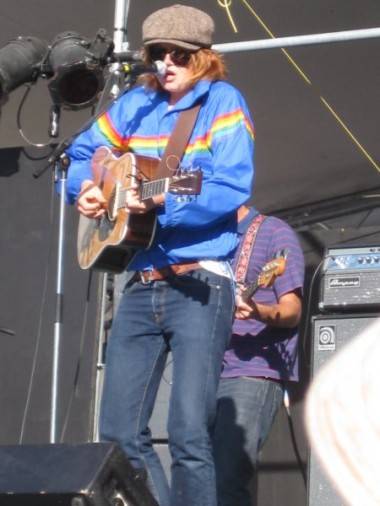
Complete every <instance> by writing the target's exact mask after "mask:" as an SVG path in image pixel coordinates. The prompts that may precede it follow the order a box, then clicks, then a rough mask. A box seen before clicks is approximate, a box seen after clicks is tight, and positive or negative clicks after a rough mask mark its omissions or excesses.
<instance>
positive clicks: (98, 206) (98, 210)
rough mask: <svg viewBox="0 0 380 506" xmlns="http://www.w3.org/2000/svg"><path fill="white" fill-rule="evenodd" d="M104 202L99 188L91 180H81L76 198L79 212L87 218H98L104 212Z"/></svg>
mask: <svg viewBox="0 0 380 506" xmlns="http://www.w3.org/2000/svg"><path fill="white" fill-rule="evenodd" d="M106 203H107V201H106V199H105V198H104V196H103V193H102V191H101V189H100V188H99V187H98V186H96V184H95V183H94V182H93V181H91V180H90V179H86V180H85V181H83V183H82V187H81V191H80V194H79V197H78V200H77V209H78V211H79V212H80V213H81V214H83V215H84V216H87V218H100V217H101V216H102V215H103V214H104V213H105V204H106Z"/></svg>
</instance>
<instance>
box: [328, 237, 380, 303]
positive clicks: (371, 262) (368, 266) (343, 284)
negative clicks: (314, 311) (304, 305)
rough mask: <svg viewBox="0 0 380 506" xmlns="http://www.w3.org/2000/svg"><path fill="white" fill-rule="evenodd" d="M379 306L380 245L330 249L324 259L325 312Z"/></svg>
mask: <svg viewBox="0 0 380 506" xmlns="http://www.w3.org/2000/svg"><path fill="white" fill-rule="evenodd" d="M377 308H380V247H378V246H368V247H352V248H331V249H328V250H327V251H326V253H325V259H324V262H323V269H322V276H321V284H320V297H319V309H320V311H322V312H341V311H344V312H345V311H349V312H351V311H355V310H359V311H367V310H372V309H377Z"/></svg>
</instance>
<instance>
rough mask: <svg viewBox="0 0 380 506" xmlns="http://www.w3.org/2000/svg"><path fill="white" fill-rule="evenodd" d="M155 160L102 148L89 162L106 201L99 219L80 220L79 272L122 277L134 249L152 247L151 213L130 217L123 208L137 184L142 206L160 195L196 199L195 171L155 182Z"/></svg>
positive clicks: (197, 178) (199, 180) (198, 177)
mask: <svg viewBox="0 0 380 506" xmlns="http://www.w3.org/2000/svg"><path fill="white" fill-rule="evenodd" d="M159 162H160V160H159V159H157V158H150V157H146V156H140V155H135V154H133V153H125V154H123V155H122V156H120V157H117V156H115V154H114V153H113V152H112V151H111V150H110V149H109V148H108V147H106V146H103V147H100V148H98V149H97V150H96V151H95V153H94V156H93V158H92V172H93V179H94V183H95V184H96V185H97V186H99V188H100V189H101V190H102V192H103V195H104V197H105V199H106V204H105V209H106V212H105V213H104V215H103V216H102V217H101V218H87V217H85V216H83V215H80V217H79V226H78V239H77V256H78V262H79V265H80V267H81V268H82V269H89V268H90V267H91V268H94V269H98V270H102V271H111V272H121V271H122V270H124V268H125V267H126V265H127V264H128V263H129V262H130V260H131V259H132V257H133V256H134V254H135V253H136V251H137V250H139V249H147V248H149V247H150V245H151V244H152V241H153V238H154V233H155V229H156V213H155V211H154V210H152V211H149V212H147V213H144V214H132V213H129V212H128V209H127V208H126V206H125V202H126V192H127V190H128V189H129V188H130V187H131V184H132V183H136V182H137V183H139V191H140V198H141V200H146V199H149V198H151V197H153V196H155V195H159V194H161V193H164V192H170V193H176V194H179V195H198V194H199V193H200V190H201V185H202V172H201V171H200V170H186V171H182V170H177V171H175V173H173V176H170V177H165V178H161V179H157V177H156V174H157V169H158V166H159Z"/></svg>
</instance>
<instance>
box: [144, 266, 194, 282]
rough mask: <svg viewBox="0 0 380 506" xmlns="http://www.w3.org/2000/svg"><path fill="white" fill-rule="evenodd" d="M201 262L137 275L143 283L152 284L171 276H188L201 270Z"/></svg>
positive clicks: (162, 268) (167, 267)
mask: <svg viewBox="0 0 380 506" xmlns="http://www.w3.org/2000/svg"><path fill="white" fill-rule="evenodd" d="M200 268H201V266H200V265H199V262H188V263H183V264H173V265H167V266H166V267H161V268H160V269H152V270H151V271H138V272H137V273H136V274H137V275H138V277H139V278H140V280H141V281H142V282H143V283H150V282H151V281H159V280H162V279H166V278H170V277H171V276H178V275H180V274H186V272H190V271H193V270H195V269H200Z"/></svg>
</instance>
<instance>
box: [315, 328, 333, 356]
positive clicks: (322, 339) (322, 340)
mask: <svg viewBox="0 0 380 506" xmlns="http://www.w3.org/2000/svg"><path fill="white" fill-rule="evenodd" d="M335 344H336V329H335V325H328V326H323V327H319V334H318V350H335Z"/></svg>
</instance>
